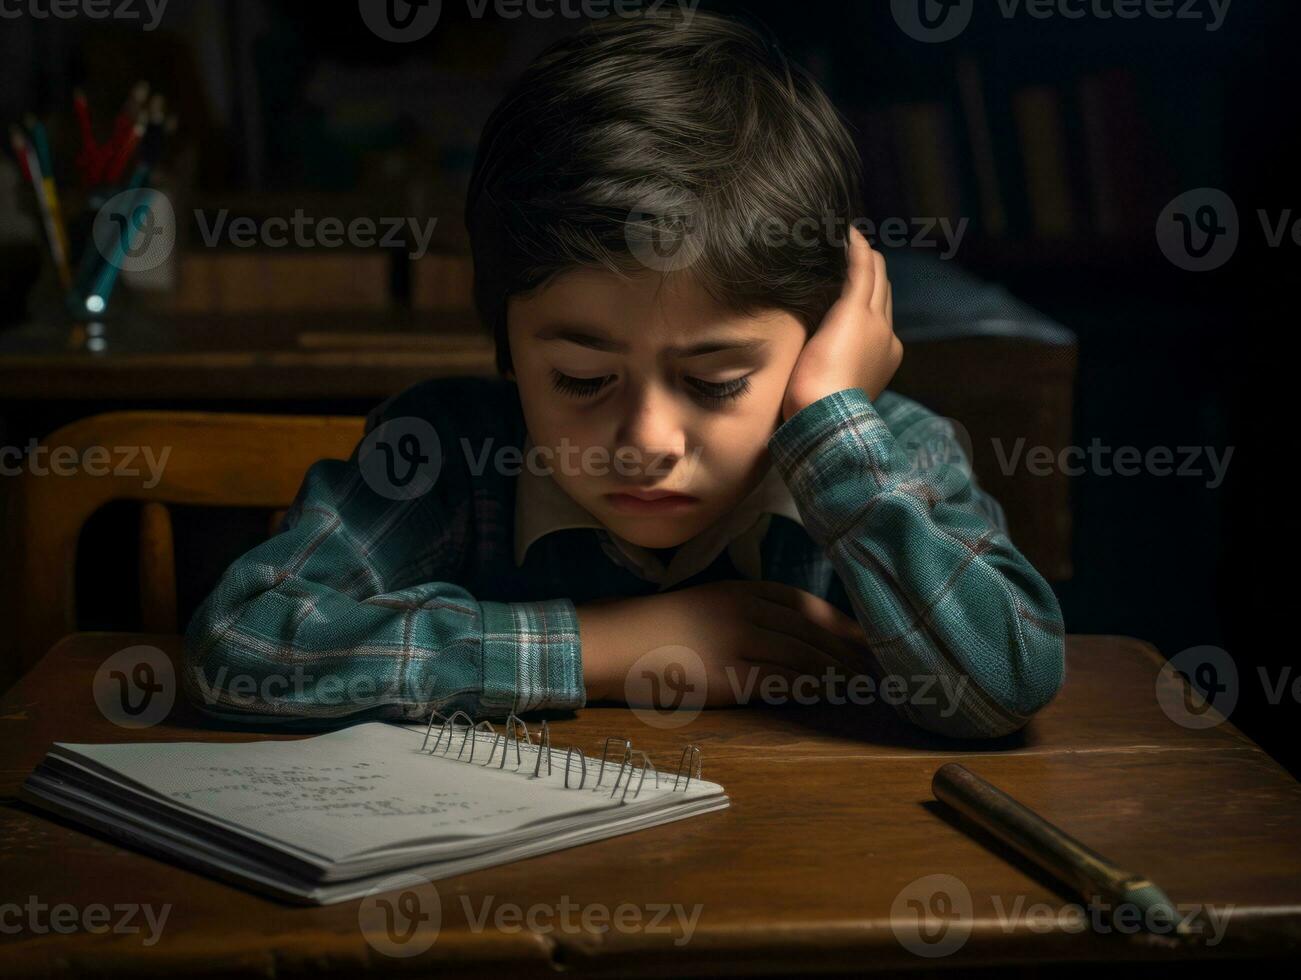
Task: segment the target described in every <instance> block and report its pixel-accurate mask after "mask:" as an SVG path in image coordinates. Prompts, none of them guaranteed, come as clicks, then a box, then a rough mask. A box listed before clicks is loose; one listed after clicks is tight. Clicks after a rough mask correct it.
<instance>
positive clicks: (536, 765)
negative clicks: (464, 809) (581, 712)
mask: <svg viewBox="0 0 1301 980" xmlns="http://www.w3.org/2000/svg"><path fill="white" fill-rule="evenodd" d="M458 719H463V720H464V727H461V726H459V725H458V724H457V720H458ZM435 724H437V734H436V735H435ZM521 733H522V734H523V740H522V741H521V738H520V735H521ZM458 734H459V735H460V743H459V745H457V747H456V756H455V758H456V759H457V760H459V761H464V762H466V763H473V762H474V761H475V759H474V750H475V747H476V746H477V745H478V743H479V741H480V735H481V734H486V735H490V736H492V741H491V743H489V745H488V758H487V760H486V761H484V762H482V763H480V765H482V766H484V767H485V768H487V767H489V766H491V765H492V764H493V760H494V759H496V758H497V747H498V746H501V758H500V761H498V762H497V768H498V769H501V770H505V769H506V760H507V759H508V758H510V755H511V749H512V747H513V748H514V754H515V765H514V767H513V771H514V772H519V771H520V770H521V769H523V768H524V767H525V752H532V753H534V754H535V759H534V762H533V772H532V773H531V774H529V778H530V779H540V778H541V777H542V760H543V758H544V757H545V758H546V766H547V772H546V774H547V775H548V776H550V775H551V773H552V758H551V729H550V726H549V725H548V724H547V723H546V722H545V721H544V722H542V728H541V731H540V733H539V736H538V741H537V743H536V744H535V743H534V742H533V738H532V736H531V735H530V734H529V729H528V725H526V724H525V723H524V719H522V718H520V717H519V716H518V715H515V714H511V715H509V716H508V717H507V718H506V724H505V728H504V730H503V731H498V730H497V729H496V728H494V727H493V725H492V723H491V722H488V721H481V722H477V723H476V722H475V720H474V719H473V718H471V717H470V716H469V715H468V714H466V713H465V712H464V711H456V712H453V713H452V714H451V715H450V716H446V715H443V714H442V713H440V712H438V711H431V712H430V713H429V724H428V725H427V726H426V727H425V738H424V741H423V742H421V743H420V751H421V752H428V753H429V754H430V755H441V756H443V757H444V758H451V757H452V756H451V752H452V747H453V742H454V740H455V738H456V736H457V735H458ZM444 735H445V736H447V737H446V741H445V742H444V738H443V736H444ZM431 736H433V737H434V744H433V747H432V748H431V747H430V745H429V739H430V737H431ZM612 745H613V746H614V747H615V752H616V753H617V758H615V757H613V756H612V755H611V751H610V749H611V746H612ZM467 748H468V752H467ZM575 756H577V759H576V760H575ZM638 761H640V765H638V764H637V763H638ZM587 762H588V758H587V756H586V755H584V754H583V753H582V752H581V751H580V750H579V749H577V748H573V747H570V748H567V749H565V756H564V769H563V772H564V780H565V783H564V785H565V789H585V788H587V780H588V772H587ZM607 765H609V767H610V769H611V771H612V772H613V773H614V782H613V784H611V789H610V798H611V799H614V797H615V795H616V794H618V795H619V802H620V803H625V802H627V799H628V794H629V792H631V793H632V798H633V799H634V800H635V799H637V797H638V796H640V795H641V791H642V787H644V786H645V784H646V774H647V772H648V771H649V772H650V773H651V774H652V777H653V780H654V788H655V789H659V788H660V773H659V770H658V769H656V768H655V765H654V764H653V763H652V762H651V760H650V756H648V755H647V754H646V753H645V752H641V751H635V750H634V749H633V747H632V741H631V740H630V739H627V738H622V737H620V736H617V735H611V736H610V737H609V738H607V739H606V740H605V743H604V744H603V745H602V746H601V763H600V767H599V768H598V769H597V771H596V779H595V781H594V782H593V784H592V787H591V791H592V792H595V791H597V790H599V789H602V788H603V787H602V783H603V782H604V780H605V778H606V771H605V770H606V766H607ZM616 767H617V768H616ZM625 777H626V778H625ZM693 778H694V779H700V778H701V777H700V748H699V747H698V746H696V745H688V746H687V747H686V748H684V749H683V750H682V758H681V760H679V762H678V770H677V772H676V773H675V774H674V776H673V785H672V786H670V787H669V789H670V791H677V790H678V787H679V785H681V791H682V792H683V793H685V792H686V791H687V789H688V788H689V787H690V786H691V780H692V779H693ZM634 785H635V788H634ZM620 787H622V788H623V792H622V794H620V793H619V789H620Z"/></svg>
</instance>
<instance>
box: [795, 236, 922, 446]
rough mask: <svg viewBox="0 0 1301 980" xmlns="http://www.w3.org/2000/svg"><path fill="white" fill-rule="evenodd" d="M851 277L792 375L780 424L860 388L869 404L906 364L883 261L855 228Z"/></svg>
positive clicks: (851, 241)
mask: <svg viewBox="0 0 1301 980" xmlns="http://www.w3.org/2000/svg"><path fill="white" fill-rule="evenodd" d="M847 247H848V250H849V255H848V262H849V271H848V274H847V276H846V278H845V284H844V286H843V287H842V289H841V292H840V298H839V299H837V300H836V302H835V303H833V304H832V306H831V309H829V310H828V311H827V315H826V316H825V317H823V318H822V323H821V324H820V325H819V326H818V329H817V330H816V331H814V333H813V336H811V337H810V338H809V340H808V342H807V343H806V344H805V345H804V349H803V350H802V351H801V352H800V356H799V359H798V360H797V361H796V362H795V369H794V370H793V371H791V376H790V381H789V382H787V385H786V397H785V399H784V400H783V401H782V421H783V422H784V421H786V420H787V419H788V418H790V417H791V416H792V415H794V414H795V413H796V412H798V411H799V410H800V409H801V408H804V407H805V406H806V405H812V404H813V403H814V402H815V401H817V400H818V399H819V398H823V397H825V396H826V395H830V394H831V393H832V392H836V391H841V390H842V389H845V388H861V389H863V391H864V392H865V393H866V394H867V397H868V398H870V399H875V398H876V397H877V396H878V395H880V394H881V392H883V391H884V390H885V387H886V385H888V384H889V383H890V379H891V378H893V377H894V373H895V371H897V370H898V369H899V364H900V362H901V361H902V360H903V344H902V343H900V342H899V338H898V337H896V336H895V335H894V301H893V297H892V296H891V291H890V280H889V279H888V278H887V277H886V274H885V258H884V257H883V256H882V255H881V253H880V252H878V251H876V250H875V249H874V248H872V246H871V245H870V244H868V241H867V239H866V238H864V237H863V233H862V232H860V231H859V230H858V229H857V228H855V227H854V226H853V225H852V224H851V225H850V226H849V234H848V246H847Z"/></svg>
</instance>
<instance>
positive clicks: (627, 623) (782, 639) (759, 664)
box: [577, 581, 873, 707]
mask: <svg viewBox="0 0 1301 980" xmlns="http://www.w3.org/2000/svg"><path fill="white" fill-rule="evenodd" d="M577 611H578V620H579V635H580V639H581V643H582V656H583V680H584V683H585V685H586V687H587V699H588V701H589V702H592V701H618V702H621V703H632V701H634V700H640V698H641V697H642V696H644V695H646V694H649V693H650V689H649V688H647V686H646V685H645V684H642V683H639V678H634V680H633V683H632V684H631V685H630V684H629V682H628V678H629V675H630V673H631V672H632V671H633V670H634V669H635V668H636V666H637V664H638V662H639V661H640V660H641V658H642V657H644V656H645V655H646V654H647V653H650V652H651V651H653V650H658V649H660V648H663V647H670V646H675V647H687V648H688V649H689V650H691V651H693V652H694V653H695V654H696V656H697V657H698V658H699V661H700V663H699V664H696V663H694V660H693V658H685V659H687V660H691V661H693V662H692V663H691V664H684V665H682V666H684V667H685V668H686V669H687V670H688V673H689V675H690V674H692V673H694V672H696V671H700V670H703V676H700V677H696V676H687V677H686V678H685V681H686V683H687V684H688V685H690V686H691V689H693V690H700V689H701V686H702V685H703V689H704V690H705V692H706V696H705V698H704V702H703V704H705V705H709V706H728V705H735V704H737V703H739V697H740V696H741V695H744V693H745V692H747V691H748V692H750V696H751V697H753V696H755V695H756V694H757V693H758V692H761V691H762V690H763V688H762V687H761V686H759V685H761V684H762V683H763V681H764V679H765V678H766V677H768V676H770V675H778V676H780V677H783V678H785V680H786V681H787V682H789V683H793V682H794V681H795V680H796V678H798V677H801V676H812V677H817V678H822V677H823V676H825V674H826V672H827V670H828V669H829V668H830V669H831V670H833V671H834V672H835V673H836V675H837V676H840V677H844V676H847V675H856V674H864V673H870V672H871V671H872V670H873V667H872V663H873V661H872V658H871V654H870V652H869V650H868V646H867V638H866V636H865V635H864V633H863V629H862V627H861V626H859V624H858V622H857V621H856V620H854V619H853V618H851V617H849V616H846V615H845V614H844V613H842V612H841V611H840V610H839V609H837V608H836V607H835V606H833V605H832V604H831V603H829V602H827V601H826V600H825V599H820V598H818V597H817V596H815V595H812V594H811V593H808V592H805V591H804V590H803V589H798V588H795V587H793V586H789V585H782V584H780V583H777V582H762V581H760V582H751V581H726V582H711V583H709V584H707V585H698V586H695V587H693V588H688V589H679V590H677V591H675V592H663V593H659V594H657V595H650V596H637V597H634V598H629V599H614V600H606V601H603V602H595V603H589V604H586V605H582V606H579V607H578V609H577ZM741 700H743V699H741ZM695 703H696V704H697V705H699V704H700V703H701V702H700V701H699V700H698V699H697V700H696V702H695ZM636 706H643V707H661V706H660V705H650V704H645V705H636Z"/></svg>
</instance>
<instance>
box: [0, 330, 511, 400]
mask: <svg viewBox="0 0 1301 980" xmlns="http://www.w3.org/2000/svg"><path fill="white" fill-rule="evenodd" d="M494 357H495V354H494V351H493V344H492V339H491V338H490V337H488V336H487V335H486V334H485V333H483V331H482V330H480V329H479V328H478V326H477V321H475V320H474V318H473V317H471V316H470V315H469V314H463V313H445V314H406V313H400V312H396V311H395V312H392V313H357V314H339V313H332V314H327V313H313V314H302V313H297V314H291V313H281V314H238V315H237V314H222V315H211V316H205V315H188V314H168V315H162V314H153V315H150V314H148V313H139V314H134V313H133V314H129V315H123V316H121V317H118V318H116V319H110V320H108V321H107V322H105V323H104V324H102V325H98V326H90V325H87V324H73V323H62V322H60V323H52V322H46V323H43V322H30V323H26V324H21V325H19V326H14V327H7V328H3V329H0V391H3V392H5V397H6V398H24V399H55V398H58V399H71V400H89V399H96V398H109V399H127V400H135V399H141V398H148V399H190V400H193V399H207V398H218V399H292V398H368V399H376V400H378V399H382V398H386V397H387V396H388V395H390V394H392V393H393V392H395V391H401V390H402V389H403V388H405V387H407V386H408V385H412V384H415V383H416V382H417V381H421V380H423V379H425V378H428V377H431V376H434V375H481V374H494V373H496V368H495V362H494Z"/></svg>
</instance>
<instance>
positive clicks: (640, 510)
mask: <svg viewBox="0 0 1301 980" xmlns="http://www.w3.org/2000/svg"><path fill="white" fill-rule="evenodd" d="M605 499H606V500H608V501H609V502H610V505H611V506H612V507H614V508H615V509H617V510H622V511H625V512H627V513H630V514H668V513H674V512H677V511H682V510H690V509H691V508H692V507H694V506H695V505H696V504H698V503H700V498H699V497H693V496H691V495H690V494H685V493H674V492H673V491H671V490H639V491H636V492H633V493H607V494H606V495H605Z"/></svg>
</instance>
